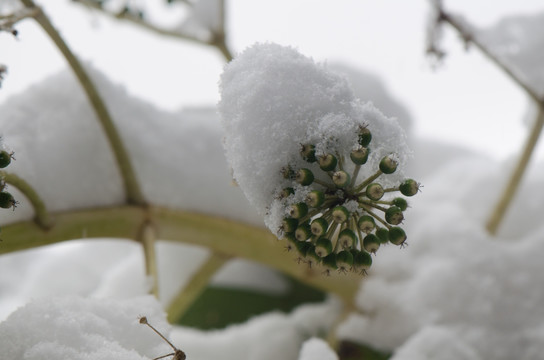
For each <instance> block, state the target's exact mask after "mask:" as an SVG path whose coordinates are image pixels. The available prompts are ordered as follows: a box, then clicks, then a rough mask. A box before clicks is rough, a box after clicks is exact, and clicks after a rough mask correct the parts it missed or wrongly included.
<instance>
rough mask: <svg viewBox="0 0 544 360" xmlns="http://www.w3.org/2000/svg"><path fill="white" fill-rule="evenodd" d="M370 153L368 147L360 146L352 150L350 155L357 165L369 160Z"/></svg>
mask: <svg viewBox="0 0 544 360" xmlns="http://www.w3.org/2000/svg"><path fill="white" fill-rule="evenodd" d="M368 153H369V151H368V149H367V148H365V147H362V146H359V147H357V149H355V150H352V151H351V153H350V154H349V157H350V159H351V161H353V163H354V164H355V165H363V164H365V163H366V161H367V160H368Z"/></svg>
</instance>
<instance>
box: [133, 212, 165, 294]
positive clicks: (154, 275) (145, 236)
mask: <svg viewBox="0 0 544 360" xmlns="http://www.w3.org/2000/svg"><path fill="white" fill-rule="evenodd" d="M156 239H157V234H156V230H155V228H154V227H153V225H152V224H151V223H150V222H146V223H145V224H144V225H143V226H142V229H141V231H140V233H139V234H138V237H137V238H136V240H137V241H138V242H140V243H142V245H143V248H144V258H145V274H146V276H147V277H150V278H151V281H152V284H151V288H150V289H149V292H150V293H151V294H152V295H153V296H155V297H156V298H157V299H158V298H159V275H158V270H157V253H156V251H155V241H156Z"/></svg>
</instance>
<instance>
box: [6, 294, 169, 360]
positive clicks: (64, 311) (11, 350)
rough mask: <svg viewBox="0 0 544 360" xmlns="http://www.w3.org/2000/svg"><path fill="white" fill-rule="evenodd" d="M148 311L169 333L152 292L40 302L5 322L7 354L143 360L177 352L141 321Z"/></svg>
mask: <svg viewBox="0 0 544 360" xmlns="http://www.w3.org/2000/svg"><path fill="white" fill-rule="evenodd" d="M144 314H145V316H147V318H148V320H149V322H150V323H151V324H152V325H153V326H154V327H155V328H157V329H158V330H159V331H161V332H163V333H164V335H165V336H168V332H167V330H169V328H170V326H169V325H168V324H167V322H166V318H165V314H164V311H163V310H162V309H161V307H160V305H159V303H158V302H157V301H156V300H154V299H153V298H152V297H150V296H146V297H137V298H132V299H129V300H105V299H100V300H99V299H84V298H79V297H62V298H48V299H41V300H40V301H34V302H31V303H29V304H27V305H25V306H24V307H22V308H20V309H18V310H17V311H15V312H14V313H12V314H11V315H10V316H9V317H8V318H7V319H6V320H5V321H4V322H2V323H0V348H1V349H2V358H3V359H25V360H46V359H58V360H86V359H94V360H106V359H118V360H124V359H126V360H129V359H130V360H143V359H149V358H154V357H156V356H159V355H162V354H167V353H169V352H171V349H170V348H169V347H168V345H167V344H166V343H164V342H163V340H162V339H160V337H158V336H157V335H156V334H154V333H153V332H152V330H151V329H149V328H147V327H145V326H144V325H142V324H140V323H139V322H138V318H139V317H140V316H144Z"/></svg>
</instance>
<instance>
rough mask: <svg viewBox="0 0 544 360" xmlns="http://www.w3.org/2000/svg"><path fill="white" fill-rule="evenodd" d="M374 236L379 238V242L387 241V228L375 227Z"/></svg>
mask: <svg viewBox="0 0 544 360" xmlns="http://www.w3.org/2000/svg"><path fill="white" fill-rule="evenodd" d="M376 236H377V237H378V239H380V243H381V244H385V243H387V242H388V241H389V230H387V229H386V228H378V229H376Z"/></svg>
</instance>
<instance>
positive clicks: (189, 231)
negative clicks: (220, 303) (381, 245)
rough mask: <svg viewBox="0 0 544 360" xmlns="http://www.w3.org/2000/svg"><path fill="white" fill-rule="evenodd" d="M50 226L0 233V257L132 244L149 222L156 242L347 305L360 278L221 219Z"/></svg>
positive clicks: (124, 212) (74, 218) (129, 216)
mask: <svg viewBox="0 0 544 360" xmlns="http://www.w3.org/2000/svg"><path fill="white" fill-rule="evenodd" d="M54 216H55V226H54V227H52V228H51V229H49V230H47V231H45V230H44V229H42V228H41V227H39V226H38V225H37V224H36V223H34V222H33V221H22V222H18V223H14V224H9V225H4V226H3V227H2V240H3V241H2V243H1V244H0V254H5V253H9V252H13V251H18V250H23V249H28V248H35V247H38V246H43V245H48V244H54V243H58V242H61V241H67V240H74V239H82V238H100V237H102V238H103V237H108V238H125V239H136V238H137V236H138V234H139V232H140V230H141V228H142V224H145V223H147V222H149V221H151V222H152V223H153V225H154V226H155V229H156V230H157V238H158V239H161V240H167V241H175V242H180V243H187V244H194V245H198V246H204V247H207V248H209V249H211V250H212V251H213V252H217V253H219V254H223V255H224V256H229V257H241V258H246V259H249V260H252V261H256V262H260V263H261V264H264V265H267V266H270V267H272V268H274V269H277V270H279V271H281V272H283V273H285V274H287V275H289V276H291V277H294V278H296V279H298V280H299V281H301V282H303V283H305V284H308V285H310V286H314V287H316V288H319V289H322V290H324V291H328V292H331V293H334V294H336V295H337V296H339V297H340V298H341V299H343V300H344V301H345V302H346V303H347V304H353V301H354V296H355V294H356V292H357V290H358V288H359V284H360V283H361V277H360V276H359V275H357V274H354V273H348V274H339V273H332V274H331V276H324V275H322V274H321V271H320V270H319V269H315V268H311V269H309V268H308V267H306V266H302V265H299V264H297V263H296V262H295V261H294V258H293V257H292V256H290V254H289V253H286V250H285V242H283V241H280V240H278V239H276V238H275V237H274V235H272V233H270V232H269V231H268V230H266V229H263V228H259V227H254V226H250V225H247V224H243V223H240V222H236V221H232V220H227V219H223V218H218V217H213V216H208V215H203V214H197V213H192V212H187V211H181V210H172V209H167V208H161V207H149V208H147V209H144V208H142V207H139V206H121V207H109V208H100V209H92V210H81V211H69V212H62V213H55V214H54Z"/></svg>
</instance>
